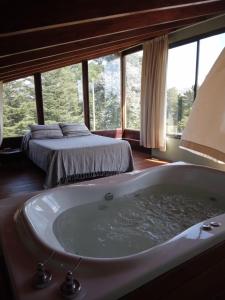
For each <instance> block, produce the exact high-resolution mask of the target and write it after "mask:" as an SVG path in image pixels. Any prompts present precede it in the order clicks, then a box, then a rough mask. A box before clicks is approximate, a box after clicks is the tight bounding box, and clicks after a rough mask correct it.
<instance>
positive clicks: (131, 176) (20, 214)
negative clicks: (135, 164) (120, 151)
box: [14, 162, 225, 263]
mask: <svg viewBox="0 0 225 300" xmlns="http://www.w3.org/2000/svg"><path fill="white" fill-rule="evenodd" d="M174 167H176V168H177V167H178V168H180V167H182V168H185V169H190V168H191V169H199V168H200V169H202V170H203V169H205V170H209V171H210V172H212V173H215V174H221V175H222V174H223V175H225V173H224V172H223V171H221V170H217V169H213V168H210V167H205V166H199V165H195V164H189V163H184V162H176V163H170V164H167V165H162V166H158V167H155V168H148V169H145V170H142V171H133V172H129V173H125V174H119V175H116V176H110V178H111V179H112V182H111V183H110V184H109V186H113V185H118V184H119V185H121V184H123V182H127V181H131V182H132V181H135V180H138V179H139V177H142V176H145V175H146V174H148V173H149V172H151V171H152V172H154V169H157V170H159V169H164V168H167V169H169V168H174ZM124 175H126V176H124ZM118 177H122V178H123V177H124V180H122V181H120V182H118ZM108 179H109V177H106V178H100V179H95V180H91V181H85V182H82V183H78V184H71V185H69V188H71V189H72V188H73V187H79V188H81V189H82V188H83V187H87V186H89V188H91V187H93V186H94V185H100V186H101V185H104V186H106V185H105V182H104V181H107V180H108ZM102 181H103V182H102ZM67 188H68V186H67V185H65V186H59V187H55V188H53V189H49V190H47V191H43V192H41V193H39V194H37V195H35V196H33V197H31V198H30V199H28V200H26V201H25V203H23V205H22V206H21V207H19V208H18V209H17V211H16V213H15V215H14V221H15V222H16V224H17V225H19V223H20V222H21V219H20V218H22V219H23V222H24V221H25V223H26V225H28V227H29V231H30V232H32V234H33V235H34V238H35V240H36V241H37V242H38V243H40V244H41V245H42V246H43V247H44V248H46V249H49V250H51V252H54V253H56V255H57V256H59V257H61V256H64V257H66V258H67V259H74V260H75V259H80V258H81V259H82V260H83V261H84V260H85V261H87V262H94V263H96V262H101V263H108V262H109V261H110V262H112V261H114V262H129V261H131V260H133V259H139V258H140V257H142V256H143V255H144V256H145V255H147V254H148V253H149V252H151V251H152V249H155V248H156V249H157V248H158V247H161V246H163V245H167V244H169V243H171V242H172V241H174V240H179V239H180V238H182V237H184V236H185V233H186V232H187V231H189V230H191V229H193V228H194V227H196V226H198V227H199V228H200V226H202V225H203V224H205V223H207V222H208V220H211V219H213V220H214V219H215V217H213V218H210V219H206V220H203V221H202V222H199V223H197V224H194V225H193V226H191V227H189V228H187V229H186V230H184V231H182V232H180V233H179V234H177V235H176V236H174V237H172V238H171V239H169V240H167V241H165V242H163V243H161V244H158V245H156V246H154V247H151V248H148V249H146V250H143V251H141V252H138V253H134V254H131V255H126V256H121V257H102V258H101V257H89V256H82V255H77V254H73V253H70V252H66V250H63V248H62V249H55V248H54V247H50V245H49V244H48V243H47V242H46V241H45V240H44V239H43V238H42V237H40V236H39V235H38V233H37V232H36V230H35V228H34V226H33V225H32V223H31V221H30V220H29V218H28V216H27V215H26V212H25V208H26V205H27V204H29V203H31V202H32V201H34V200H36V199H38V198H39V197H40V195H45V194H48V193H52V192H54V191H55V190H56V191H57V190H62V191H63V190H65V189H67ZM223 216H224V219H225V213H224V214H221V215H218V216H216V217H223ZM224 224H225V222H224ZM17 230H18V231H20V230H19V228H18V227H17ZM224 231H225V229H224ZM20 236H22V235H21V234H20ZM55 239H56V240H57V238H56V237H55ZM221 241H222V240H221Z"/></svg>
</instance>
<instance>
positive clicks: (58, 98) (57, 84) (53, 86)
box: [41, 64, 84, 124]
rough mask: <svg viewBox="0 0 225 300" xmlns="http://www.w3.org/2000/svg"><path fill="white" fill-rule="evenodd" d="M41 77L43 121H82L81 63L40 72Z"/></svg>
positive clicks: (48, 122) (47, 122)
mask: <svg viewBox="0 0 225 300" xmlns="http://www.w3.org/2000/svg"><path fill="white" fill-rule="evenodd" d="M41 78H42V93H43V103H44V117H45V123H46V124H52V123H58V122H70V123H72V122H73V123H74V122H77V123H79V122H84V117H83V89H82V67H81V64H76V65H72V66H68V67H64V68H60V69H56V70H53V71H49V72H45V73H42V74H41Z"/></svg>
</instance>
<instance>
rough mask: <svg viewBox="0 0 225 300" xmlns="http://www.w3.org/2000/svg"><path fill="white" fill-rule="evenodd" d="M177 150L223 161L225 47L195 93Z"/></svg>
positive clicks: (224, 156)
mask: <svg viewBox="0 0 225 300" xmlns="http://www.w3.org/2000/svg"><path fill="white" fill-rule="evenodd" d="M180 147H181V148H184V149H186V150H189V151H191V152H194V153H196V154H199V155H201V156H205V157H207V158H212V159H214V160H219V161H222V162H225V48H224V49H223V51H222V52H221V54H220V56H219V57H218V59H217V60H216V62H215V64H214V65H213V67H212V68H211V70H210V71H209V73H208V75H207V76H206V78H205V80H204V82H203V83H202V85H201V86H200V88H199V90H198V92H197V96H196V99H195V102H194V104H193V106H192V110H191V114H190V116H189V118H188V122H187V125H186V127H185V129H184V132H183V134H182V139H181V146H180Z"/></svg>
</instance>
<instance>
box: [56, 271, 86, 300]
mask: <svg viewBox="0 0 225 300" xmlns="http://www.w3.org/2000/svg"><path fill="white" fill-rule="evenodd" d="M80 289H81V285H80V283H79V281H78V280H76V279H75V278H74V277H73V273H72V272H71V271H68V272H67V274H66V278H65V281H64V282H63V283H62V285H61V286H60V291H61V294H62V296H63V298H64V299H73V298H75V297H76V296H77V293H78V292H79V291H80Z"/></svg>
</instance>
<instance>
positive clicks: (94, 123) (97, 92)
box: [88, 55, 120, 130]
mask: <svg viewBox="0 0 225 300" xmlns="http://www.w3.org/2000/svg"><path fill="white" fill-rule="evenodd" d="M119 68H120V62H119V59H118V58H117V57H116V56H115V55H109V56H106V57H101V58H98V59H95V60H91V61H89V64H88V71H89V103H90V121H91V129H92V130H104V129H115V128H118V127H120V69H119Z"/></svg>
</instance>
